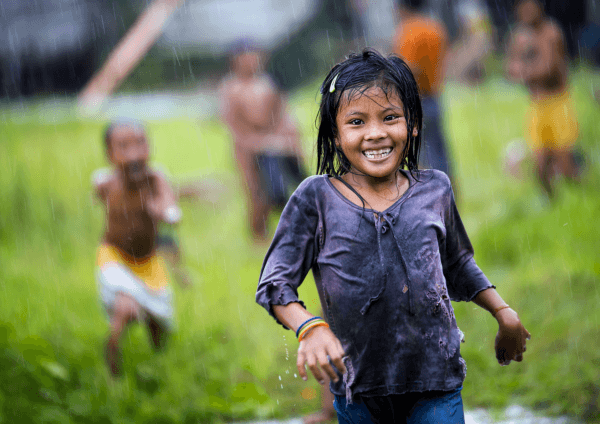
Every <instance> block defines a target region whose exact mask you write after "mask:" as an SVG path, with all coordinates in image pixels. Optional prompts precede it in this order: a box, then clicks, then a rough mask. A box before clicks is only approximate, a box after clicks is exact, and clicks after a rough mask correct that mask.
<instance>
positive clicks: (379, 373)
mask: <svg viewBox="0 0 600 424" xmlns="http://www.w3.org/2000/svg"><path fill="white" fill-rule="evenodd" d="M405 175H406V176H407V178H409V182H410V186H409V188H408V190H407V191H406V192H405V193H404V195H403V196H402V197H401V198H400V199H399V200H398V201H397V202H396V203H395V204H394V205H392V206H391V207H389V208H388V209H386V210H385V211H383V212H375V211H373V210H370V209H366V208H362V207H361V206H357V205H355V204H354V203H352V202H351V201H350V200H348V199H346V198H345V197H344V196H343V195H342V194H341V193H340V192H339V191H338V190H337V189H336V188H335V187H334V186H333V184H331V182H330V181H329V177H328V176H324V175H319V176H313V177H310V178H308V179H306V180H305V181H304V182H303V183H302V184H301V185H300V187H298V189H297V190H296V192H295V193H294V194H293V196H292V197H291V198H290V200H289V202H288V204H287V205H286V207H285V209H284V211H283V214H282V216H281V220H280V222H279V225H278V227H277V231H276V233H275V236H274V239H273V242H272V244H271V247H270V248H269V251H268V252H267V256H266V258H265V261H264V263H263V268H262V271H261V276H260V281H259V284H258V290H257V293H256V300H257V302H258V303H259V304H260V305H262V306H263V307H264V308H266V309H267V310H268V311H269V313H270V314H271V315H273V310H272V305H287V304H289V303H291V302H300V303H302V302H301V301H299V299H298V287H299V286H300V284H301V283H302V281H303V280H304V278H305V277H306V275H307V273H308V271H309V270H311V269H312V271H313V275H314V278H315V282H316V284H317V288H318V291H319V296H320V298H321V304H322V306H323V310H324V313H325V315H326V319H327V320H328V322H329V324H330V326H331V329H332V331H333V332H334V334H335V335H336V336H337V337H338V338H339V339H340V341H341V343H342V346H343V347H344V350H345V352H346V354H347V356H348V357H347V359H346V360H345V364H346V367H347V369H348V373H347V374H346V375H345V376H344V378H343V380H342V379H340V382H339V383H337V384H332V386H331V388H332V391H333V393H335V394H336V395H342V396H344V395H345V396H346V397H349V398H352V397H353V396H355V395H364V396H384V395H389V394H401V393H405V392H410V391H426V390H452V389H456V388H458V387H460V386H461V384H462V382H463V380H464V378H465V374H466V365H465V363H464V360H463V359H462V357H461V356H460V352H459V350H460V349H459V347H460V342H461V338H462V333H461V331H460V330H459V329H458V327H457V325H456V320H455V318H454V312H453V309H452V305H451V303H450V300H454V301H461V300H462V301H469V300H472V299H473V298H474V297H475V296H476V295H477V294H478V293H479V292H480V291H482V290H484V289H487V288H490V287H493V286H492V285H491V284H490V282H489V281H488V279H487V278H486V277H485V275H484V274H483V273H482V272H481V270H480V269H479V267H478V266H477V265H476V264H475V261H474V260H473V248H472V246H471V243H470V242H469V238H468V237H467V234H466V232H465V229H464V227H463V224H462V222H461V220H460V217H459V215H458V211H457V209H456V205H455V203H454V197H453V194H452V189H451V186H450V181H449V180H448V177H447V176H446V175H445V174H443V173H442V172H439V171H431V170H425V171H421V172H420V173H419V174H418V175H417V180H415V179H414V178H413V177H412V176H411V175H410V174H408V173H405ZM273 316H274V315H273Z"/></svg>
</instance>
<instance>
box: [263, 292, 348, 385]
mask: <svg viewBox="0 0 600 424" xmlns="http://www.w3.org/2000/svg"><path fill="white" fill-rule="evenodd" d="M273 313H274V314H275V316H276V317H277V319H278V320H279V321H281V322H282V323H283V324H284V325H285V326H286V327H287V328H289V329H291V330H292V331H294V332H295V331H296V330H297V329H298V327H300V325H301V324H302V323H303V322H305V321H306V320H307V319H310V318H312V317H313V315H312V314H311V313H310V312H308V311H307V310H306V309H304V308H303V307H302V305H300V304H299V303H297V302H292V303H289V304H287V305H285V306H283V305H273ZM344 355H345V353H344V349H343V348H342V344H341V343H340V341H339V340H338V338H337V337H336V336H335V335H334V334H333V332H332V331H331V330H330V329H329V328H327V327H315V328H313V329H311V330H309V332H308V333H307V334H306V336H304V338H303V339H302V341H301V342H300V346H299V347H298V360H297V362H296V366H297V367H298V372H299V373H300V377H302V379H303V380H304V381H306V380H307V376H306V370H305V369H304V364H305V363H306V365H308V368H309V369H310V371H311V372H312V374H313V375H314V376H315V378H316V379H317V381H318V382H319V383H320V384H324V383H325V381H324V379H323V374H322V372H321V370H320V369H319V365H320V366H321V368H322V369H323V371H325V372H326V373H327V375H329V377H330V378H331V380H332V381H334V382H337V381H338V379H339V378H338V375H337V373H336V372H335V370H334V369H333V368H332V367H331V364H330V363H329V359H328V357H329V358H330V359H331V362H333V365H335V367H336V368H337V369H338V370H339V371H340V372H341V373H342V374H345V373H346V366H345V365H344V362H343V361H342V358H343V357H344Z"/></svg>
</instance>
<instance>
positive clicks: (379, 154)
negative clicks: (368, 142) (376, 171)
mask: <svg viewBox="0 0 600 424" xmlns="http://www.w3.org/2000/svg"><path fill="white" fill-rule="evenodd" d="M391 151H392V149H390V148H387V149H381V150H369V151H366V152H364V153H365V156H366V157H368V158H369V159H381V158H384V157H386V156H387V155H389V154H390V152H391Z"/></svg>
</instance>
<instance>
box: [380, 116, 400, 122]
mask: <svg viewBox="0 0 600 424" xmlns="http://www.w3.org/2000/svg"><path fill="white" fill-rule="evenodd" d="M398 118H399V116H398V115H388V116H386V117H385V118H384V119H383V120H384V121H393V120H394V119H398Z"/></svg>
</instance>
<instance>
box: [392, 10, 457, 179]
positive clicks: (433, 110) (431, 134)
mask: <svg viewBox="0 0 600 424" xmlns="http://www.w3.org/2000/svg"><path fill="white" fill-rule="evenodd" d="M424 3H425V2H424V1H423V0H402V2H401V4H400V9H399V13H400V25H399V27H398V30H397V31H396V35H395V37H394V47H393V51H394V53H395V54H397V55H398V56H400V57H401V58H402V59H404V61H405V62H406V63H407V64H408V65H409V66H410V69H411V71H412V72H413V74H414V76H415V79H416V80H417V84H418V86H419V91H420V94H421V103H422V107H423V136H424V141H425V143H424V146H425V148H424V149H423V151H422V153H421V155H420V156H421V157H420V159H419V161H420V162H421V164H422V165H423V166H424V167H427V168H433V169H438V170H440V171H443V172H445V173H446V174H447V175H448V176H449V177H450V180H451V181H452V182H453V183H454V176H453V175H452V169H451V166H450V161H449V158H448V149H447V146H446V141H445V139H444V134H443V131H442V123H441V108H440V103H439V94H440V88H441V84H442V81H443V78H444V59H445V57H446V51H447V49H448V35H447V33H446V29H445V28H444V26H443V24H442V23H441V22H439V21H437V20H436V19H433V18H431V17H429V16H427V15H426V14H425V13H423V12H422V8H423V6H424V5H425V4H424ZM453 186H454V184H453ZM455 189H456V188H455Z"/></svg>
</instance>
